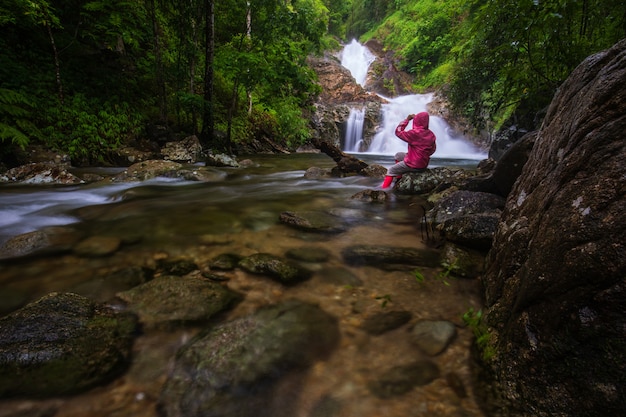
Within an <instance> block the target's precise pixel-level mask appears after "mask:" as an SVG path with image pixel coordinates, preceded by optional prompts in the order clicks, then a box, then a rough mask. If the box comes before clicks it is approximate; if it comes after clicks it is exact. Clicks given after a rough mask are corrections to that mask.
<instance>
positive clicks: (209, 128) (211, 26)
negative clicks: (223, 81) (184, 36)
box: [200, 0, 230, 151]
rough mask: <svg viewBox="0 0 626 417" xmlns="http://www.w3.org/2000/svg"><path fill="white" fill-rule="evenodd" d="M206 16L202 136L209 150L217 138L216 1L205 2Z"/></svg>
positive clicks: (208, 0) (202, 140) (206, 0)
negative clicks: (215, 85) (215, 103)
mask: <svg viewBox="0 0 626 417" xmlns="http://www.w3.org/2000/svg"><path fill="white" fill-rule="evenodd" d="M204 15H205V42H206V54H205V60H204V110H203V117H202V132H201V134H200V137H201V139H200V140H201V142H202V144H203V146H204V147H205V149H206V148H208V147H209V146H210V145H211V144H213V141H214V138H215V133H214V131H215V114H214V109H215V106H214V102H213V100H214V85H213V82H214V73H213V64H214V60H215V4H214V0H204ZM229 151H230V149H229Z"/></svg>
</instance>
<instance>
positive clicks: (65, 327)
mask: <svg viewBox="0 0 626 417" xmlns="http://www.w3.org/2000/svg"><path fill="white" fill-rule="evenodd" d="M136 323H137V322H136V318H135V317H134V316H133V315H130V314H127V313H117V312H115V311H114V310H113V309H111V308H109V307H106V306H104V305H101V304H98V303H95V302H93V301H91V300H89V299H87V298H85V297H82V296H80V295H78V294H72V293H52V294H49V295H47V296H45V297H43V298H41V299H39V300H38V301H35V302H33V303H31V304H28V305H26V306H25V307H23V308H21V309H19V310H17V311H15V312H13V313H11V314H10V315H8V316H5V317H2V318H0V397H11V396H25V397H49V396H57V395H66V394H73V393H77V392H80V391H83V390H85V389H87V388H91V387H93V386H95V385H98V384H101V383H104V382H106V381H108V380H109V379H110V378H112V377H114V376H116V375H118V374H119V373H120V372H121V371H123V370H124V369H125V368H126V367H127V366H128V364H129V358H130V355H131V347H132V342H133V336H134V332H135V329H136Z"/></svg>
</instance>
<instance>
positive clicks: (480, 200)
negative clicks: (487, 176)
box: [428, 190, 506, 224]
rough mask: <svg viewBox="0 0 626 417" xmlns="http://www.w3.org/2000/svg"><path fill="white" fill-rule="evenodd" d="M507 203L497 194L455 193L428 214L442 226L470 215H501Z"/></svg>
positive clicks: (463, 191) (442, 200)
mask: <svg viewBox="0 0 626 417" xmlns="http://www.w3.org/2000/svg"><path fill="white" fill-rule="evenodd" d="M505 202H506V200H505V199H504V197H501V196H498V195H495V194H490V193H484V192H475V191H467V190H459V191H454V192H452V193H450V194H448V195H446V196H444V197H442V198H441V199H440V200H438V201H437V202H436V203H435V205H434V207H433V208H432V209H431V210H430V212H429V213H428V218H429V220H430V221H433V222H434V223H435V224H441V223H443V222H445V221H446V220H449V219H453V218H456V217H461V216H466V215H470V214H479V213H497V214H500V213H502V209H504V203H505Z"/></svg>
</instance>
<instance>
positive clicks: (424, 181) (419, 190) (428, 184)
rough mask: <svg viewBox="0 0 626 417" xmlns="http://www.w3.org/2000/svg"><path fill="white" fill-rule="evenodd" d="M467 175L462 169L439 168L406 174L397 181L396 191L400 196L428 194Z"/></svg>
mask: <svg viewBox="0 0 626 417" xmlns="http://www.w3.org/2000/svg"><path fill="white" fill-rule="evenodd" d="M463 175H466V173H465V172H464V171H463V170H460V169H451V168H446V167H437V168H432V169H427V170H426V171H424V172H411V173H408V174H404V175H403V176H402V178H400V179H399V180H397V181H396V185H395V186H394V190H395V191H396V192H397V193H398V194H427V193H429V192H431V191H433V190H434V189H435V188H436V187H437V186H439V185H440V184H443V183H448V182H453V181H455V180H458V179H459V178H461V177H462V176H463Z"/></svg>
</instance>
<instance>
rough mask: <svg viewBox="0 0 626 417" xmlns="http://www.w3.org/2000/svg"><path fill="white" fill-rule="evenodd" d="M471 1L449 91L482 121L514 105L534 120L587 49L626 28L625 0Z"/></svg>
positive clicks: (495, 122)
mask: <svg viewBox="0 0 626 417" xmlns="http://www.w3.org/2000/svg"><path fill="white" fill-rule="evenodd" d="M471 6H472V7H471V9H470V10H471V14H470V16H469V18H468V19H467V20H466V22H465V24H464V25H463V26H462V27H460V28H459V31H460V32H462V33H463V34H464V35H463V36H461V37H460V38H462V39H465V41H464V42H463V43H460V44H459V45H457V47H456V48H455V49H454V50H453V53H454V56H453V58H454V69H453V73H454V77H453V78H452V80H451V83H450V87H449V90H448V95H449V97H450V99H451V100H452V103H453V105H454V107H455V108H456V109H457V111H459V112H460V113H463V114H466V115H469V116H470V117H471V119H472V120H473V122H474V124H475V125H476V126H477V127H479V128H484V127H493V126H495V127H497V126H499V125H500V124H502V122H503V121H504V120H505V119H506V118H507V117H509V116H510V115H512V114H513V113H517V118H518V120H522V124H527V125H529V124H532V121H531V120H529V119H532V118H533V116H534V113H535V112H537V111H539V110H540V109H542V108H545V107H546V106H547V105H548V104H549V102H550V100H551V99H552V96H553V94H554V92H555V90H556V88H557V87H558V86H559V85H560V84H561V83H562V82H563V81H564V80H565V78H567V76H568V75H569V74H570V73H571V71H572V70H573V69H574V68H575V67H576V66H577V65H578V64H579V63H580V62H581V61H582V60H583V59H584V58H585V57H587V56H589V55H590V54H592V53H594V52H597V51H599V50H602V49H605V48H608V47H610V46H612V45H613V44H614V43H615V42H617V41H618V40H619V39H621V38H623V37H624V35H625V31H624V28H625V23H626V16H625V15H624V12H623V10H624V9H623V5H622V6H619V5H618V2H616V1H614V0H598V1H585V2H572V1H564V0H560V1H549V2H544V1H536V0H535V1H523V2H517V1H512V0H492V1H489V2H486V3H483V2H474V3H473V4H472V5H471ZM524 121H525V122H526V123H524ZM490 123H492V124H491V125H490ZM527 127H530V128H532V127H534V126H527Z"/></svg>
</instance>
